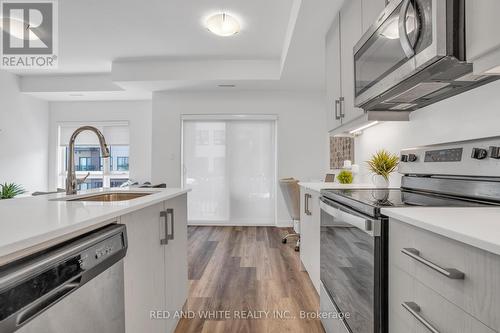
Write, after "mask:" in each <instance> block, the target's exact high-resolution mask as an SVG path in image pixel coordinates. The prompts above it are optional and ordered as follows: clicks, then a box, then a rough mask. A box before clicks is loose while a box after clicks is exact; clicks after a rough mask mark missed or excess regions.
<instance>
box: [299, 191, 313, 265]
mask: <svg viewBox="0 0 500 333" xmlns="http://www.w3.org/2000/svg"><path fill="white" fill-rule="evenodd" d="M309 195H310V194H309V190H308V189H306V188H304V187H301V188H300V260H301V262H302V266H303V268H304V270H305V271H307V270H308V267H309V261H308V258H309V256H308V253H309V246H310V244H311V240H310V231H309V224H310V223H309V220H310V219H309V215H308V214H307V209H306V201H310V199H308V196H309Z"/></svg>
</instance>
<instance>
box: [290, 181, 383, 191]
mask: <svg viewBox="0 0 500 333" xmlns="http://www.w3.org/2000/svg"><path fill="white" fill-rule="evenodd" d="M299 186H302V187H304V188H306V189H308V190H312V191H316V192H320V191H321V190H330V189H350V188H375V185H373V184H367V183H361V184H340V183H326V182H316V183H312V182H310V183H308V182H299Z"/></svg>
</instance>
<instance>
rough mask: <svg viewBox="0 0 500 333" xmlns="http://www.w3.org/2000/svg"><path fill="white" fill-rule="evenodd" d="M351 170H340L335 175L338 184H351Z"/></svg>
mask: <svg viewBox="0 0 500 333" xmlns="http://www.w3.org/2000/svg"><path fill="white" fill-rule="evenodd" d="M352 179H353V176H352V172H351V171H349V170H342V171H340V172H339V174H338V175H337V180H338V181H339V183H340V184H352Z"/></svg>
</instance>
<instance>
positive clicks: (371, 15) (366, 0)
mask: <svg viewBox="0 0 500 333" xmlns="http://www.w3.org/2000/svg"><path fill="white" fill-rule="evenodd" d="M384 8H385V0H363V33H365V32H366V31H367V30H368V28H369V27H371V25H372V24H374V23H375V21H376V20H377V18H378V17H379V16H380V14H381V13H382V11H383V10H384Z"/></svg>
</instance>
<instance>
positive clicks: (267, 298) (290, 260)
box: [176, 227, 324, 333]
mask: <svg viewBox="0 0 500 333" xmlns="http://www.w3.org/2000/svg"><path fill="white" fill-rule="evenodd" d="M287 231H289V230H288V229H282V228H275V227H189V231H188V233H189V236H188V237H189V242H188V244H189V248H188V260H189V283H190V286H189V297H188V301H187V303H186V308H185V310H186V311H187V313H190V314H191V316H193V314H194V318H189V319H188V318H183V319H181V320H180V322H179V324H178V326H177V329H176V333H188V332H189V333H225V332H231V333H239V332H249V333H250V332H251V333H253V332H255V333H265V332H273V333H275V332H297V333H302V332H304V333H306V332H307V333H315V332H320V333H323V332H324V330H323V327H322V326H321V323H320V321H319V319H301V318H300V311H305V312H308V313H314V312H315V311H317V310H318V307H319V298H318V295H317V293H316V290H315V289H314V286H313V285H312V282H311V280H310V279H309V276H308V275H307V273H306V272H302V271H301V270H300V259H299V254H298V252H295V251H294V250H293V246H294V244H295V242H289V244H282V243H281V236H282V235H284V234H286V232H287ZM190 311H191V312H190ZM244 311H247V312H244ZM208 315H211V316H212V318H206V317H207V316H208ZM245 316H246V317H247V318H244V317H245ZM202 317H205V319H204V318H202Z"/></svg>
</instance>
